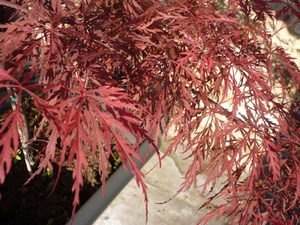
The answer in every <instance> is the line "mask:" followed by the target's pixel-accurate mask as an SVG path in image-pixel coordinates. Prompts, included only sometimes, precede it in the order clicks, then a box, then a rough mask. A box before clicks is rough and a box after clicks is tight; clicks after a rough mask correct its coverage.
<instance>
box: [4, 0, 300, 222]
mask: <svg viewBox="0 0 300 225" xmlns="http://www.w3.org/2000/svg"><path fill="white" fill-rule="evenodd" d="M272 4H281V5H282V7H281V8H280V9H279V10H277V12H276V13H274V11H272V7H273V6H274V5H272ZM0 5H1V6H2V7H4V8H5V9H7V10H8V9H9V10H11V11H12V13H10V14H9V17H11V18H13V17H14V16H15V13H17V14H18V17H19V19H16V20H15V21H14V22H9V20H4V21H3V22H2V23H3V25H1V26H0V28H1V31H2V34H1V37H0V60H1V61H0V62H1V67H2V68H1V69H0V90H1V93H2V95H1V99H0V105H4V104H7V102H9V103H10V104H11V105H12V110H10V112H9V113H7V114H5V118H4V119H3V122H2V123H1V128H0V147H1V150H0V183H4V182H5V179H6V175H7V174H8V173H9V171H10V169H11V167H12V160H13V157H12V154H13V156H16V155H17V154H18V150H19V149H21V151H22V152H23V153H25V155H26V153H30V152H29V150H30V148H31V146H35V145H36V144H37V143H43V144H39V149H38V152H40V153H41V154H42V156H43V157H41V158H40V160H39V162H38V164H39V165H38V168H37V169H36V170H35V171H33V175H32V176H31V178H30V180H32V179H34V176H36V175H37V174H39V173H41V172H45V171H47V170H49V169H50V170H51V169H52V168H53V164H56V165H58V168H59V169H58V171H59V172H60V171H61V170H62V168H63V166H65V164H69V165H71V164H72V165H74V169H73V172H72V173H73V175H72V178H73V181H74V184H73V187H72V192H73V194H74V201H73V214H72V215H74V213H75V209H76V206H77V205H78V204H79V202H80V199H79V193H80V189H81V188H82V186H83V172H84V171H86V170H88V167H89V163H88V161H89V160H88V159H89V157H88V156H89V155H92V159H91V162H92V163H93V162H94V161H97V162H99V164H98V172H99V174H100V176H101V182H102V185H103V186H105V180H106V178H107V176H108V174H107V167H108V165H109V159H110V157H111V156H112V155H113V154H114V153H113V151H112V148H111V146H112V142H114V146H115V148H116V151H117V152H118V155H119V156H120V159H121V161H122V162H123V164H124V165H125V166H127V169H128V170H130V171H131V172H132V173H133V174H134V175H135V178H136V181H137V184H138V185H140V186H141V188H142V189H143V192H144V195H145V201H146V203H147V191H146V185H145V184H144V182H143V177H144V174H143V173H142V172H141V171H140V170H139V169H138V167H137V165H136V163H135V161H134V158H136V159H138V160H143V159H142V158H141V157H140V156H139V153H138V147H139V145H140V144H141V142H143V141H144V140H146V141H148V142H150V144H151V146H152V148H151V149H149V151H155V150H156V151H157V148H156V144H157V142H158V140H159V138H161V137H162V134H163V133H164V132H167V131H168V129H169V128H170V127H171V126H173V127H175V132H176V133H175V136H174V138H172V139H171V140H169V141H170V146H169V148H168V150H167V152H166V154H168V153H170V152H172V151H175V150H176V148H177V146H178V145H181V144H186V147H185V150H184V151H185V152H187V153H189V158H190V159H192V163H191V165H190V167H189V169H188V171H187V172H186V175H185V177H184V181H183V183H182V187H181V189H180V190H179V191H184V190H186V189H189V188H190V187H192V186H196V187H197V188H199V194H204V193H206V194H210V193H211V190H212V189H213V186H214V184H215V183H216V181H217V180H218V178H219V177H220V176H221V175H222V174H227V180H226V182H225V183H224V186H223V188H222V189H221V191H220V192H219V193H217V194H216V195H214V196H211V198H209V200H208V202H206V203H204V204H203V205H202V206H205V205H207V204H209V203H210V202H211V201H213V200H214V199H216V198H223V199H224V201H225V202H224V204H222V205H220V206H219V207H217V208H216V209H215V210H213V211H212V212H211V213H209V214H208V215H207V216H206V217H204V218H199V223H206V222H207V221H209V220H210V219H211V218H212V216H213V215H217V216H222V215H225V216H229V217H231V219H232V221H233V222H234V224H249V223H251V224H263V223H266V222H267V223H270V224H297V223H299V222H300V218H299V208H298V207H297V206H298V205H299V194H300V165H299V154H300V152H299V120H300V119H299V117H300V115H299V103H298V100H297V99H298V98H297V96H298V89H299V84H300V80H299V77H300V74H299V70H298V68H297V65H296V64H295V63H294V62H293V59H292V58H291V57H290V56H289V55H288V54H286V53H285V50H284V49H283V48H282V47H280V46H279V47H278V46H274V45H273V43H272V37H273V36H274V35H276V34H277V32H278V30H275V25H274V24H275V22H276V20H277V19H282V18H284V16H285V14H286V13H287V12H289V13H293V14H294V15H295V16H297V17H299V16H300V14H299V12H298V11H299V6H300V5H299V3H298V1H267V0H265V1H258V0H257V1H256V0H253V1H248V0H228V1H212V0H203V1H196V0H181V1H176V0H150V1H149V0H147V1H146V0H140V1H135V0H124V1H117V0H106V1H100V0H99V1H98V0H95V1H89V0H82V1H80V0H78V1H75V0H74V1H69V0H51V1H29V0H23V1H15V0H11V1H6V0H0ZM267 22H270V24H269V25H267ZM272 22H273V24H272ZM273 25H274V26H273ZM24 95H26V96H29V97H30V98H31V99H32V101H33V103H32V104H33V106H34V107H35V108H36V109H37V112H38V113H37V114H38V116H39V117H40V118H41V119H40V121H39V123H38V125H35V127H34V128H33V129H32V134H31V135H27V136H30V138H29V139H28V140H25V139H24V138H25V136H26V135H25V136H24V133H26V129H27V128H26V126H27V125H26V124H27V123H26V115H25V113H24V111H23V108H22V102H23V99H24V97H23V96H24ZM126 133H127V134H131V135H132V136H133V137H134V138H135V142H134V143H132V142H130V141H129V140H127V139H126V137H125V134H126ZM157 156H158V157H161V158H163V157H164V156H160V155H159V153H158V152H157ZM162 163H163V160H162ZM29 164H30V163H29ZM28 168H29V170H30V168H31V165H28ZM207 171H210V174H211V175H210V176H209V177H208V179H207V182H206V183H204V184H198V183H197V175H199V174H201V173H205V172H207ZM59 172H58V173H59ZM245 173H247V174H248V175H247V177H246V178H245V177H244V174H245ZM58 179H59V176H58ZM30 180H29V182H30ZM211 185H212V186H211ZM54 187H55V185H54ZM104 192H105V191H104ZM1 194H2V195H5V193H1ZM103 194H105V193H103ZM201 204H202V203H199V206H201Z"/></svg>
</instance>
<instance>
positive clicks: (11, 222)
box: [0, 160, 100, 225]
mask: <svg viewBox="0 0 300 225" xmlns="http://www.w3.org/2000/svg"><path fill="white" fill-rule="evenodd" d="M56 172H57V168H55V170H54V173H53V175H52V176H51V175H50V176H49V175H46V176H45V174H44V176H42V175H41V174H40V175H38V176H36V177H35V178H34V179H33V180H32V181H31V182H30V183H28V184H27V185H23V184H24V183H25V182H26V181H27V179H28V176H29V175H28V172H27V170H26V167H25V163H24V161H23V160H22V161H18V162H17V163H15V164H14V165H13V167H12V169H11V171H10V173H9V175H8V176H7V177H6V180H5V182H4V184H3V185H1V186H0V193H1V196H2V199H1V200H0V224H1V225H63V224H66V222H67V221H68V220H69V219H70V217H71V213H72V202H73V193H72V191H71V189H72V185H73V180H72V171H70V170H67V169H66V168H64V169H63V170H62V173H61V176H60V180H59V182H58V184H57V187H56V189H55V191H54V192H53V193H52V195H51V196H49V194H50V193H51V191H52V188H53V185H54V183H55V179H56ZM91 174H92V175H89V178H87V179H86V182H85V184H84V187H83V188H82V191H81V196H80V197H81V198H80V200H81V205H82V204H84V203H85V202H86V201H87V200H88V198H89V197H91V195H92V194H93V193H94V192H95V191H96V190H97V189H98V188H99V186H100V183H99V182H97V180H99V179H98V178H97V177H96V175H95V173H91Z"/></svg>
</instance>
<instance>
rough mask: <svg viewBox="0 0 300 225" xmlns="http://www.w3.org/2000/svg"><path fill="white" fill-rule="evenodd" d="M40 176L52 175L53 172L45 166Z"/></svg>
mask: <svg viewBox="0 0 300 225" xmlns="http://www.w3.org/2000/svg"><path fill="white" fill-rule="evenodd" d="M42 177H53V172H52V171H51V169H50V168H49V167H47V168H46V169H45V170H44V172H43V173H42Z"/></svg>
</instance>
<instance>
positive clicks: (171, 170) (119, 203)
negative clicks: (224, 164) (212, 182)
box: [93, 143, 227, 225]
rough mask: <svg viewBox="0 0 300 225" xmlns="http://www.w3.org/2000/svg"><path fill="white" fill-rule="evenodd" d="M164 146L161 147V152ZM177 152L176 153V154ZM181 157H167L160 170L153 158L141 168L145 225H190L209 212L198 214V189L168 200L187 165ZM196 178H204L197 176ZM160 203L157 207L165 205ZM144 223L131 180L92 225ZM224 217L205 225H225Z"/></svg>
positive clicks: (138, 194)
mask: <svg viewBox="0 0 300 225" xmlns="http://www.w3.org/2000/svg"><path fill="white" fill-rule="evenodd" d="M165 148H166V144H164V143H163V144H162V147H161V149H160V150H161V151H164V149H165ZM178 152H180V151H178ZM183 157H184V156H182V155H180V154H179V153H175V154H171V155H170V156H168V157H166V158H165V159H164V160H163V163H162V167H161V168H159V166H155V165H157V162H158V159H157V157H156V156H153V157H152V158H151V159H150V160H149V161H148V162H147V163H146V165H145V166H144V167H143V171H144V172H145V173H147V172H149V171H150V170H151V169H152V168H153V167H154V169H153V170H151V171H150V172H149V173H147V174H146V178H145V182H146V184H147V186H148V198H149V214H148V216H149V217H148V223H147V224H148V225H158V224H159V225H192V224H196V223H197V221H198V220H199V219H200V218H201V217H203V216H204V215H205V214H206V213H208V212H209V210H210V209H209V208H204V209H201V210H199V211H198V208H199V206H200V205H201V203H203V202H204V201H205V197H204V196H199V194H198V192H199V190H196V189H191V190H189V191H187V192H182V193H180V194H178V195H177V196H176V197H174V198H172V197H173V196H174V195H175V194H176V192H177V190H178V189H179V188H180V185H181V182H182V181H183V179H182V177H183V175H184V171H185V170H186V169H187V168H188V165H189V162H188V161H187V162H184V161H183V160H182V159H181V158H183ZM200 179H205V176H201V177H200ZM170 198H172V199H171V200H170V201H168V202H166V203H164V204H158V203H162V202H165V201H167V200H169V199H170ZM141 224H146V212H145V203H144V196H143V194H142V191H141V189H140V188H139V187H137V185H136V182H135V179H132V180H131V181H130V182H129V184H128V185H127V186H126V187H125V188H124V189H123V190H122V192H121V193H120V194H119V195H118V196H117V197H116V199H115V200H114V201H113V202H112V203H111V204H110V206H109V207H108V208H107V209H106V210H105V211H104V212H103V213H102V215H101V216H100V217H99V218H98V219H97V220H96V221H95V222H94V223H93V225H141ZM225 224H227V223H226V218H223V219H221V220H219V221H217V222H216V221H212V222H211V223H209V225H225Z"/></svg>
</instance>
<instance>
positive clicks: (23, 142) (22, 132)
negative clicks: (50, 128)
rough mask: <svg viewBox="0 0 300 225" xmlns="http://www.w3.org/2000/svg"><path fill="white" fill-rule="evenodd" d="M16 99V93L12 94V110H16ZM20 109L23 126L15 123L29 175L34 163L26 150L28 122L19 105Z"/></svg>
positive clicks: (9, 90) (8, 89)
mask: <svg viewBox="0 0 300 225" xmlns="http://www.w3.org/2000/svg"><path fill="white" fill-rule="evenodd" d="M7 91H8V92H11V88H9V87H7ZM17 100H18V96H17V95H16V94H13V96H11V101H10V104H11V108H12V109H13V110H16V102H17ZM20 111H21V118H22V120H23V126H20V124H17V129H18V133H19V135H20V142H21V148H22V152H23V155H24V160H25V164H26V168H27V171H28V173H29V176H31V175H32V166H33V165H34V162H33V161H32V160H31V159H30V156H29V151H28V140H29V132H28V124H27V121H26V118H25V115H24V113H23V110H22V107H21V106H20Z"/></svg>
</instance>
